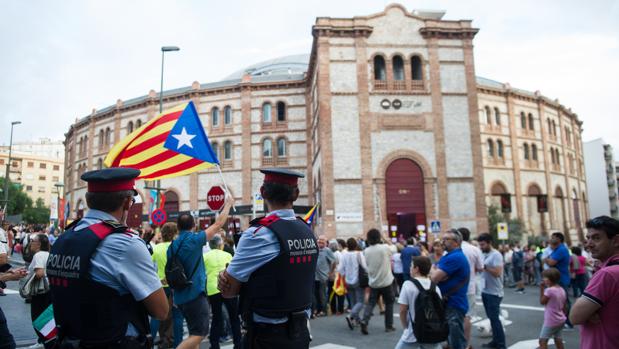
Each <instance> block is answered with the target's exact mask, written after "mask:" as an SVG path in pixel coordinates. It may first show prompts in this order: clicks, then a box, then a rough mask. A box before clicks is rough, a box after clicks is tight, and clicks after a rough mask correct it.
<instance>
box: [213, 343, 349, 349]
mask: <svg viewBox="0 0 619 349" xmlns="http://www.w3.org/2000/svg"><path fill="white" fill-rule="evenodd" d="M233 346H234V345H232V344H229V345H224V346H222V347H221V349H232V348H233ZM311 348H312V349H356V347H349V346H346V345H339V344H333V343H326V344H321V345H317V346H315V347H311Z"/></svg>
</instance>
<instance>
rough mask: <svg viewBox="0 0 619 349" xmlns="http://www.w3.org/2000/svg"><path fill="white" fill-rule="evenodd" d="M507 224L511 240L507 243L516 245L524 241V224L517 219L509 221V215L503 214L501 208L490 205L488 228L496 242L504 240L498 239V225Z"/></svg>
mask: <svg viewBox="0 0 619 349" xmlns="http://www.w3.org/2000/svg"><path fill="white" fill-rule="evenodd" d="M499 223H507V229H508V230H509V239H508V240H507V242H509V243H514V242H517V241H518V242H520V241H522V236H523V235H524V223H523V222H522V221H521V220H520V219H517V218H512V219H508V217H507V215H506V214H504V213H502V212H501V210H500V208H499V207H498V206H496V205H490V206H489V207H488V228H489V229H490V233H491V234H492V237H493V238H494V241H500V242H501V243H502V242H503V240H499V239H498V233H497V224H499Z"/></svg>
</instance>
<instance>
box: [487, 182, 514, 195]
mask: <svg viewBox="0 0 619 349" xmlns="http://www.w3.org/2000/svg"><path fill="white" fill-rule="evenodd" d="M489 193H490V195H501V194H509V190H508V189H507V186H506V185H505V183H503V181H500V180H496V181H493V182H492V183H491V184H490V191H489Z"/></svg>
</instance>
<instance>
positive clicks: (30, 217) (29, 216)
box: [22, 198, 49, 224]
mask: <svg viewBox="0 0 619 349" xmlns="http://www.w3.org/2000/svg"><path fill="white" fill-rule="evenodd" d="M22 218H23V220H24V222H26V223H34V224H45V223H48V222H49V207H47V206H45V203H44V202H43V199H41V198H38V199H37V202H36V203H35V205H34V207H27V208H26V209H25V210H24V215H23V217H22Z"/></svg>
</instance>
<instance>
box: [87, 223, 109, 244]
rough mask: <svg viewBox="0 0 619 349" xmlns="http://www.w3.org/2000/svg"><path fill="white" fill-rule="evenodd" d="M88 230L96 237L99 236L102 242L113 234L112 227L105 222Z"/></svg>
mask: <svg viewBox="0 0 619 349" xmlns="http://www.w3.org/2000/svg"><path fill="white" fill-rule="evenodd" d="M88 229H90V230H91V231H92V232H93V233H95V235H97V237H98V238H99V239H101V240H103V239H105V237H106V236H108V235H110V233H111V232H112V227H110V226H109V225H107V224H105V223H103V222H101V223H97V224H93V225H91V226H90V227H88Z"/></svg>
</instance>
